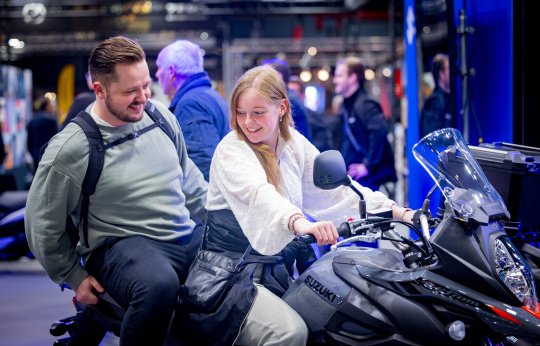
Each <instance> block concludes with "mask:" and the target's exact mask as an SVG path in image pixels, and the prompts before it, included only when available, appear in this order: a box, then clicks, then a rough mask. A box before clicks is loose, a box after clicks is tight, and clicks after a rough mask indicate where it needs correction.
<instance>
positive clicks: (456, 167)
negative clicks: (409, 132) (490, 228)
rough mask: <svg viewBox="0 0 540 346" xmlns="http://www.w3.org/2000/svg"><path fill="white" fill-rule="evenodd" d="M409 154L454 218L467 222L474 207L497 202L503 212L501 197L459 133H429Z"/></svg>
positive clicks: (443, 131)
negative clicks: (427, 177) (427, 175)
mask: <svg viewBox="0 0 540 346" xmlns="http://www.w3.org/2000/svg"><path fill="white" fill-rule="evenodd" d="M412 150H413V155H414V157H415V158H416V160H418V162H420V164H421V165H422V166H423V167H424V168H425V169H426V170H427V171H428V173H429V175H430V176H431V177H432V178H433V180H434V181H435V183H436V184H437V185H438V186H439V188H440V189H441V191H442V193H443V195H444V197H445V198H446V200H447V201H448V203H450V205H451V206H452V209H453V210H454V213H455V215H456V216H457V217H459V218H461V219H464V220H468V218H469V217H471V216H472V215H473V214H474V211H475V209H476V207H477V206H479V205H481V204H485V203H493V202H499V203H501V205H502V207H503V208H504V209H505V210H506V205H505V204H504V202H503V200H502V198H501V196H500V195H499V194H498V193H497V191H496V190H495V189H494V188H493V186H492V185H491V183H490V182H489V181H488V180H487V178H486V176H485V174H484V172H483V171H482V169H481V168H480V165H479V164H478V162H477V161H476V159H475V158H474V156H473V154H472V153H471V151H470V150H469V147H468V146H467V144H466V143H465V140H464V139H463V136H462V135H461V133H460V132H459V131H458V130H456V129H451V128H446V129H442V130H438V131H435V132H432V133H430V134H429V135H427V136H425V137H424V138H422V139H421V140H420V141H419V142H418V143H416V144H415V145H414V147H413V149H412Z"/></svg>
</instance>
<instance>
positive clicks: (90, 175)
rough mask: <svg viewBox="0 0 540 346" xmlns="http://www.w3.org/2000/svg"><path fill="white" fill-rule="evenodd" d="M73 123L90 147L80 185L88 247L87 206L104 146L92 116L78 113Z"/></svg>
mask: <svg viewBox="0 0 540 346" xmlns="http://www.w3.org/2000/svg"><path fill="white" fill-rule="evenodd" d="M71 121H73V122H74V123H76V124H77V125H79V126H80V127H81V128H82V129H83V132H84V134H85V135H86V138H87V139H88V144H89V146H90V154H89V156H88V168H87V169H86V174H85V176H84V180H83V185H82V195H83V200H82V206H81V222H82V227H83V242H84V244H85V245H86V247H88V206H89V203H90V195H91V194H93V193H94V192H95V190H96V185H97V182H98V180H99V177H100V175H101V171H102V169H103V164H104V161H105V145H104V144H103V137H102V136H101V132H100V131H99V128H98V126H97V125H96V122H95V121H94V119H92V116H91V115H90V114H88V113H86V112H84V111H83V112H80V113H79V114H78V115H77V116H76V117H75V118H73V120H71Z"/></svg>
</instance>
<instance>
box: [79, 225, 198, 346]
mask: <svg viewBox="0 0 540 346" xmlns="http://www.w3.org/2000/svg"><path fill="white" fill-rule="evenodd" d="M201 233H202V229H201V228H200V227H198V228H196V229H195V231H194V232H193V234H192V235H190V236H187V237H184V238H181V239H179V240H178V241H175V242H162V241H157V240H152V239H150V238H147V237H144V236H134V237H129V238H109V239H108V240H107V242H106V243H105V244H104V245H102V246H101V247H99V248H98V249H96V250H95V251H94V252H93V253H92V255H91V256H90V259H89V260H88V261H87V263H86V268H87V270H88V272H89V273H91V274H92V275H93V276H94V277H95V278H96V279H97V280H98V281H99V282H100V283H101V284H102V285H103V286H104V287H105V289H106V290H107V292H108V293H109V294H110V295H111V297H113V298H114V299H115V300H116V301H117V302H118V303H119V304H120V305H121V306H122V307H123V308H124V309H125V310H126V315H125V317H124V321H123V323H122V329H121V332H120V343H121V345H129V346H134V345H162V344H163V342H164V340H165V337H166V335H167V330H168V328H169V324H170V320H171V317H172V315H173V312H174V311H175V308H176V305H177V302H178V294H179V292H180V285H181V284H183V283H184V281H185V279H186V276H187V273H188V269H189V266H190V264H191V262H192V261H193V259H194V258H195V255H196V253H197V249H198V247H199V244H200V239H201ZM177 313H178V310H177Z"/></svg>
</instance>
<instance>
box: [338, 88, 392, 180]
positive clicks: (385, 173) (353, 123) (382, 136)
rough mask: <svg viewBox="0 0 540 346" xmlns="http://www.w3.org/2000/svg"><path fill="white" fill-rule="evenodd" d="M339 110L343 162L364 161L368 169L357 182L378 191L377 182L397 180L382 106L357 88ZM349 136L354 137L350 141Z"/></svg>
mask: <svg viewBox="0 0 540 346" xmlns="http://www.w3.org/2000/svg"><path fill="white" fill-rule="evenodd" d="M340 113H341V116H342V117H343V142H342V147H341V153H342V154H343V158H344V159H345V164H346V165H347V167H348V166H349V165H350V164H352V163H363V164H365V165H366V168H367V169H368V170H369V174H368V175H367V176H365V177H363V178H360V179H359V180H358V182H359V183H360V184H361V185H363V186H366V187H369V188H371V189H373V190H378V187H379V185H381V184H384V183H386V182H390V181H396V180H397V177H396V169H395V166H394V154H393V151H392V147H391V146H390V142H389V141H388V122H387V121H386V119H385V118H384V115H383V112H382V109H381V106H380V105H379V104H378V103H377V102H376V101H374V100H372V99H370V98H369V97H368V95H367V93H366V92H365V91H364V90H363V89H358V90H357V91H356V92H355V93H354V94H353V95H352V96H351V97H349V98H346V99H345V100H344V101H343V104H342V105H341V108H340ZM345 122H346V123H345ZM349 130H350V131H349ZM350 135H352V136H354V138H353V139H352V140H351V138H350ZM355 142H356V143H357V144H358V147H356V145H355Z"/></svg>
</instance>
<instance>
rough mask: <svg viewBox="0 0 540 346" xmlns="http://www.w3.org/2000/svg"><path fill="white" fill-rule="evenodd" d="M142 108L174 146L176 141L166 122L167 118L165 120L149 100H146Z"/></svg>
mask: <svg viewBox="0 0 540 346" xmlns="http://www.w3.org/2000/svg"><path fill="white" fill-rule="evenodd" d="M144 110H145V111H146V113H147V114H148V115H149V116H150V118H152V120H154V122H155V123H156V124H158V126H159V128H160V129H161V130H162V131H163V132H165V134H166V135H167V136H168V137H169V138H170V139H171V141H172V142H173V144H174V146H176V142H175V141H174V134H173V130H172V128H171V125H170V124H169V123H168V122H167V120H165V117H164V116H163V114H161V113H160V111H159V110H158V109H157V107H156V105H154V104H153V103H152V102H150V101H146V106H145V107H144Z"/></svg>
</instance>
